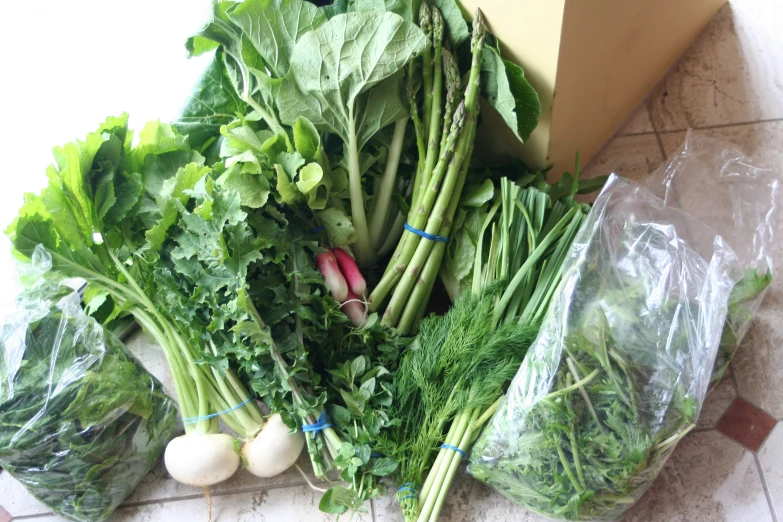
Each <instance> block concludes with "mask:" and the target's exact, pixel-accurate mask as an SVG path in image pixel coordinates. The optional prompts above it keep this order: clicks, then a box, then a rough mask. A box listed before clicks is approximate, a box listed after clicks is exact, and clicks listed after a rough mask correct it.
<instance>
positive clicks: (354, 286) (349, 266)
mask: <svg viewBox="0 0 783 522" xmlns="http://www.w3.org/2000/svg"><path fill="white" fill-rule="evenodd" d="M332 253H333V254H334V257H335V258H336V259H337V264H338V265H339V266H340V272H342V273H343V276H345V280H346V281H347V282H348V288H349V289H350V290H351V292H353V293H354V294H356V295H359V296H362V295H364V294H365V293H366V292H367V283H366V282H365V280H364V276H363V275H362V272H361V270H359V266H358V265H357V264H356V261H354V259H353V258H352V257H351V255H350V254H349V253H348V252H346V251H345V250H343V249H342V248H333V249H332ZM341 302H342V301H341Z"/></svg>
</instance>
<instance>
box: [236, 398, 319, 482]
mask: <svg viewBox="0 0 783 522" xmlns="http://www.w3.org/2000/svg"><path fill="white" fill-rule="evenodd" d="M304 445H305V435H304V433H302V432H301V431H297V432H295V433H291V430H290V429H289V428H288V426H286V425H285V423H284V422H283V419H282V418H281V417H280V415H279V414H278V413H275V414H274V415H272V416H271V417H269V419H267V422H266V424H264V428H263V429H262V430H261V433H259V434H258V435H256V437H255V438H253V439H251V440H249V441H247V442H246V443H245V445H244V446H243V447H242V456H243V457H244V458H245V463H246V466H247V470H248V471H249V472H250V473H252V474H253V475H255V476H257V477H274V476H275V475H279V474H280V473H282V472H283V471H285V470H287V469H288V468H290V467H291V466H292V465H293V464H294V463H295V462H296V461H297V459H298V458H299V455H300V454H301V453H302V448H304Z"/></svg>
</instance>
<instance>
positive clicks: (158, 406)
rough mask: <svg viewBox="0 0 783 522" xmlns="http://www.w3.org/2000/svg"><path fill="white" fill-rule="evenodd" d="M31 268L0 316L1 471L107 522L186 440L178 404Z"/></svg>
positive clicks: (43, 257)
mask: <svg viewBox="0 0 783 522" xmlns="http://www.w3.org/2000/svg"><path fill="white" fill-rule="evenodd" d="M33 260H34V264H33V267H32V270H30V271H28V273H27V274H26V277H27V278H28V279H31V280H33V281H34V282H33V283H32V284H30V285H29V286H28V287H27V288H26V289H25V290H24V291H23V292H22V293H21V294H20V296H19V298H18V299H17V303H16V306H15V307H13V309H11V310H8V311H6V312H5V313H4V314H3V315H2V317H0V466H2V467H3V468H4V469H6V470H7V471H9V472H10V473H11V475H12V476H13V477H14V478H16V479H17V480H18V481H20V482H21V483H22V484H24V485H25V486H26V487H27V489H28V491H29V492H30V493H31V494H32V495H33V496H35V497H36V498H38V500H40V501H41V502H43V503H44V504H46V505H47V506H49V507H50V508H51V509H52V510H53V511H54V512H55V513H57V514H58V515H61V516H63V517H66V518H69V519H71V520H77V521H84V522H95V521H101V520H105V519H106V518H107V517H109V515H111V513H112V512H113V511H114V510H115V509H116V508H117V506H119V505H120V503H121V502H122V501H123V500H124V499H125V498H126V497H127V496H128V495H129V494H130V493H131V492H132V491H133V489H134V488H135V487H136V485H137V484H138V483H139V481H140V480H141V479H142V478H143V477H144V475H146V474H147V473H148V472H149V471H150V470H151V469H152V468H153V467H155V465H156V464H157V462H158V460H159V457H160V455H161V454H162V453H163V450H164V448H165V446H166V443H167V442H168V441H169V440H171V439H172V438H173V437H175V436H176V435H178V434H179V432H180V431H181V424H180V422H179V420H178V413H177V408H176V403H175V402H174V401H173V400H172V399H170V398H169V397H168V396H167V395H166V394H165V393H164V391H163V388H162V386H161V384H160V383H159V382H158V381H157V380H156V379H155V378H154V377H153V376H152V375H150V374H149V373H147V371H146V370H145V369H144V368H143V367H142V366H141V364H139V362H138V361H136V359H134V358H133V356H132V355H131V354H130V353H129V352H128V351H127V349H126V348H125V346H124V345H123V344H122V342H120V341H119V340H118V339H117V338H116V337H115V336H114V335H112V334H111V333H110V332H108V331H105V330H104V329H103V328H102V327H101V326H100V325H99V324H98V323H97V322H95V321H94V320H93V319H92V318H90V317H89V316H87V315H85V313H84V312H83V311H82V309H81V305H80V299H79V295H78V294H77V293H76V292H74V290H73V288H71V287H69V286H68V285H67V281H60V280H56V279H53V278H51V277H49V276H48V275H47V272H48V268H49V266H50V259H49V256H48V254H47V253H46V252H45V251H43V250H38V251H36V252H35V255H34V257H33Z"/></svg>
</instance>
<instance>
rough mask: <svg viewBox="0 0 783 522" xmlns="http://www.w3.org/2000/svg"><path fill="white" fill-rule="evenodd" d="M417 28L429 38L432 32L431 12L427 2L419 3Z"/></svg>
mask: <svg viewBox="0 0 783 522" xmlns="http://www.w3.org/2000/svg"><path fill="white" fill-rule="evenodd" d="M419 27H421V30H422V31H424V34H426V35H427V36H428V37H429V36H431V34H432V33H431V31H432V10H431V9H430V6H429V4H428V3H427V2H422V3H421V9H419Z"/></svg>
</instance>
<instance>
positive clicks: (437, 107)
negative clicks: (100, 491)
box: [413, 7, 449, 206]
mask: <svg viewBox="0 0 783 522" xmlns="http://www.w3.org/2000/svg"><path fill="white" fill-rule="evenodd" d="M431 16H432V35H433V36H432V40H433V43H434V48H435V49H434V52H433V56H432V67H431V70H432V85H431V86H430V96H429V103H430V107H429V109H427V108H426V107H425V115H426V116H425V118H427V120H426V121H425V123H426V124H425V127H424V128H425V132H426V133H427V134H426V136H427V156H426V160H425V162H424V171H423V172H422V176H421V179H420V180H419V183H420V184H421V188H422V189H424V188H425V187H426V186H427V185H428V184H429V181H430V175H431V174H432V170H433V169H434V168H435V163H436V162H437V160H438V157H439V155H440V151H439V150H438V149H439V144H440V141H441V140H440V137H441V132H442V133H444V134H446V133H448V132H449V128H448V127H444V128H443V130H442V131H441V114H442V107H441V94H442V90H443V68H442V57H441V51H442V45H443V17H442V16H441V14H440V10H439V9H438V8H437V7H432V8H431ZM425 89H426V86H425ZM425 94H426V93H425ZM425 100H427V98H425ZM428 110H429V112H427V111H428ZM418 203H419V202H418V201H416V200H414V201H413V206H418Z"/></svg>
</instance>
